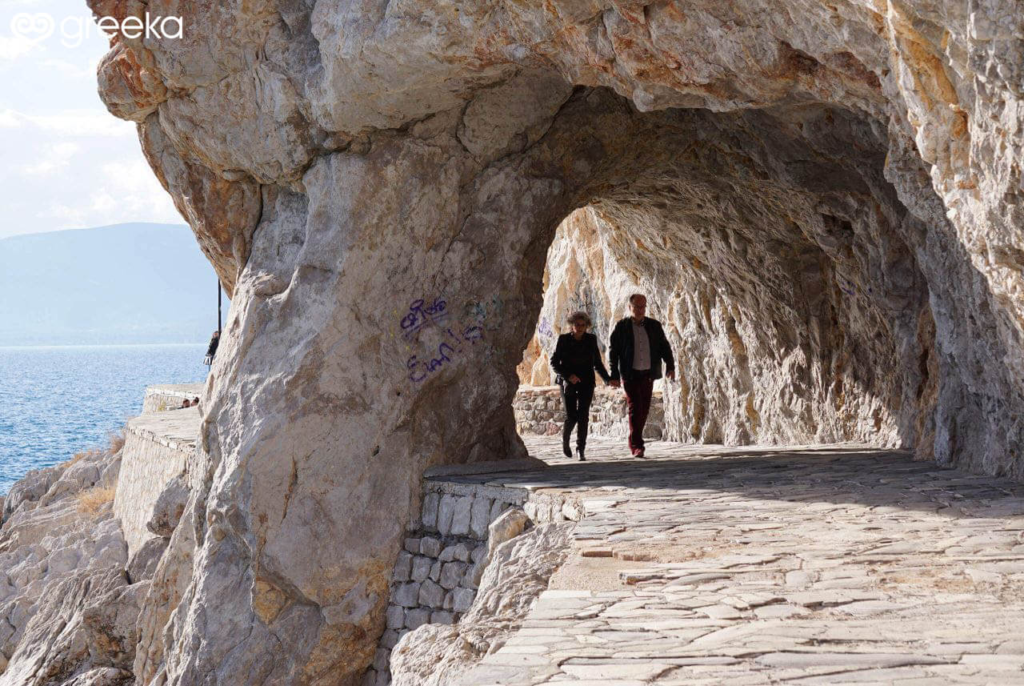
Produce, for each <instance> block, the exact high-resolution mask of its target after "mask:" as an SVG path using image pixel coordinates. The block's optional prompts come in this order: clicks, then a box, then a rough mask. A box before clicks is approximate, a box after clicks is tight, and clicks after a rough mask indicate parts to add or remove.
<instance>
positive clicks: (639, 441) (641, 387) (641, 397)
mask: <svg viewBox="0 0 1024 686" xmlns="http://www.w3.org/2000/svg"><path fill="white" fill-rule="evenodd" d="M622 388H623V390H625V391H626V407H627V408H628V409H629V449H630V451H631V452H635V451H637V450H643V449H644V426H645V425H646V424H647V415H648V413H650V411H651V395H652V394H653V393H654V379H653V378H652V377H651V374H650V372H644V373H634V375H633V378H632V379H630V380H629V381H625V380H623V382H622Z"/></svg>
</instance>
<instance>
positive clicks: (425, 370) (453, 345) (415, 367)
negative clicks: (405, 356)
mask: <svg viewBox="0 0 1024 686" xmlns="http://www.w3.org/2000/svg"><path fill="white" fill-rule="evenodd" d="M445 334H446V335H447V336H448V340H445V341H442V342H441V343H439V344H438V346H437V355H436V357H435V356H431V357H430V359H428V360H425V361H424V360H420V359H419V356H418V355H413V356H412V357H410V358H409V360H408V361H407V362H406V363H405V367H406V369H408V370H409V380H410V381H412V382H413V383H420V382H422V381H424V380H425V379H426V378H427V377H428V376H430V375H431V374H433V373H434V372H436V371H438V370H440V369H441V368H443V367H444V366H445V365H446V364H449V363H451V362H452V361H454V360H455V359H456V358H457V357H458V356H459V355H460V354H461V353H462V352H463V350H465V348H466V346H467V345H469V346H473V345H476V342H477V341H479V340H481V339H482V338H483V336H484V330H483V328H481V327H479V326H467V327H466V328H465V329H463V330H462V333H461V334H456V333H455V332H454V331H452V330H451V328H447V329H445Z"/></svg>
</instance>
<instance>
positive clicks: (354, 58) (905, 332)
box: [90, 0, 1024, 684]
mask: <svg viewBox="0 0 1024 686" xmlns="http://www.w3.org/2000/svg"><path fill="white" fill-rule="evenodd" d="M90 4H91V5H92V7H93V8H94V10H96V11H97V12H99V13H102V14H114V15H120V16H123V15H124V14H125V13H128V12H136V13H141V12H142V11H143V9H148V10H149V11H151V12H156V11H158V10H159V11H164V10H168V11H173V12H177V13H180V14H183V15H184V24H185V25H186V26H188V27H191V30H190V31H188V36H187V37H186V38H185V39H184V40H182V41H178V42H175V41H174V40H153V39H145V38H140V39H138V40H121V41H119V42H117V43H116V44H115V45H114V48H113V50H112V52H111V54H110V55H109V56H108V58H107V59H106V60H105V61H104V63H103V64H102V65H101V69H100V84H101V95H102V97H103V98H104V99H105V101H106V102H107V103H108V105H109V106H110V109H111V111H112V112H113V113H114V114H116V115H118V116H121V117H123V118H126V119H129V120H132V121H135V122H137V123H138V124H139V132H140V139H141V142H142V146H143V149H144V151H145V153H146V155H147V159H148V160H149V161H150V163H151V165H152V166H153V167H154V170H155V172H156V173H157V176H158V177H159V178H160V180H161V182H162V183H164V185H165V186H166V187H167V189H168V190H169V192H170V193H171V194H172V195H173V197H174V199H175V202H176V204H177V206H178V207H179V209H180V210H181V211H182V213H183V214H184V215H185V216H186V217H187V218H188V219H189V222H190V224H191V225H192V227H193V229H194V230H195V231H196V234H197V238H198V240H199V242H200V244H201V246H202V247H203V249H204V250H205V251H206V253H207V255H208V256H209V257H210V259H211V261H212V262H213V264H214V266H215V267H216V268H217V270H218V273H219V274H220V275H221V277H222V279H223V280H224V281H225V283H226V285H227V286H228V287H229V289H232V290H233V295H234V299H233V303H232V304H233V308H232V309H233V313H232V316H231V321H230V322H229V323H228V326H227V330H226V333H225V336H224V340H223V342H222V343H221V348H220V352H219V353H218V357H217V360H216V363H215V364H214V367H213V370H212V375H211V377H212V378H211V380H210V383H209V384H208V385H207V388H206V391H205V393H204V399H203V405H202V408H203V410H202V411H203V430H202V436H201V446H200V447H201V450H200V451H199V454H200V455H201V457H199V458H197V460H198V461H199V463H200V464H198V465H196V469H194V470H193V471H192V473H193V474H201V475H204V477H206V480H205V482H204V483H202V484H200V486H199V487H196V488H193V490H192V493H191V495H190V500H189V504H188V506H187V507H186V509H185V514H184V516H183V519H182V522H181V524H179V526H178V527H177V528H176V529H175V531H174V533H173V535H172V536H171V538H170V542H169V548H168V552H167V553H166V554H165V555H164V557H163V559H162V560H161V562H160V565H159V567H158V569H157V571H156V574H155V576H154V578H153V581H152V584H153V586H152V589H151V591H150V599H149V600H147V601H146V603H145V607H144V608H143V611H142V615H143V619H142V620H140V622H141V623H142V626H143V628H142V630H141V634H140V635H141V636H142V638H141V640H140V645H139V652H138V655H139V656H140V657H138V659H137V661H136V662H137V664H136V676H137V677H138V678H139V679H140V680H142V681H143V682H144V683H151V682H152V681H153V680H157V679H158V680H166V682H167V683H171V684H192V683H200V682H203V683H214V682H215V683H225V684H227V683H239V684H240V683H247V684H255V683H285V682H290V683H308V684H351V683H356V682H357V681H358V679H359V678H360V674H361V673H362V672H363V670H364V669H365V668H366V667H367V666H368V665H369V664H370V662H371V660H372V657H373V654H374V645H375V642H376V640H377V637H378V636H379V635H380V634H381V633H382V631H383V630H384V624H385V613H384V608H385V606H386V603H387V587H388V576H389V574H390V571H391V569H392V566H393V563H394V560H395V558H396V556H397V555H398V552H399V550H400V548H401V546H402V541H403V533H404V529H405V527H406V525H407V523H408V522H409V521H410V519H411V518H412V516H413V514H412V513H414V512H417V511H418V506H419V503H418V493H419V488H418V480H419V475H420V474H421V473H422V472H423V470H424V469H426V468H427V467H430V466H432V465H436V464H440V463H446V462H453V463H462V462H474V461H480V460H492V459H502V458H519V457H522V456H523V455H524V450H523V447H522V444H521V442H520V441H519V439H518V438H517V437H516V435H515V431H514V420H513V415H512V412H511V409H510V405H511V400H512V397H513V395H514V393H515V390H516V387H517V386H518V378H517V375H516V371H515V368H516V365H517V364H519V363H520V361H521V359H522V352H523V349H524V348H525V347H526V345H527V343H528V341H529V339H530V337H531V336H532V335H533V333H534V330H535V329H536V325H537V321H538V316H539V314H540V313H541V308H542V304H543V302H542V292H543V289H542V275H543V272H544V265H545V259H546V253H547V250H548V247H549V246H550V245H551V243H552V240H553V238H554V236H555V230H556V227H557V226H558V224H559V223H560V222H561V221H562V220H563V219H565V217H567V216H568V215H570V214H571V213H572V212H573V211H574V210H576V209H579V208H582V207H589V209H588V210H587V212H588V215H587V216H588V217H590V218H592V219H593V222H594V223H595V227H596V229H597V233H596V236H595V237H594V238H593V239H592V240H590V243H589V244H588V245H589V246H590V248H591V249H592V252H591V253H590V255H589V257H588V259H589V260H590V262H588V263H587V266H588V269H591V268H593V267H598V271H594V272H592V273H589V274H588V275H587V276H586V277H585V278H583V277H581V278H580V280H579V281H578V282H577V283H578V284H593V286H594V288H592V289H591V291H592V292H594V297H595V298H598V296H599V294H598V293H597V291H598V290H600V289H604V290H605V295H607V297H608V304H607V305H604V304H602V303H601V302H598V301H596V300H595V302H594V303H593V305H594V308H593V309H594V310H595V311H599V313H600V314H601V315H602V316H603V317H607V318H608V319H609V320H610V319H612V318H614V317H617V316H621V314H622V312H621V310H616V308H617V307H621V294H622V293H624V292H625V289H626V285H625V284H627V283H629V284H636V285H637V286H638V287H640V288H641V289H643V290H645V291H646V292H648V293H650V294H652V295H653V296H655V297H654V298H652V300H653V304H654V305H655V308H654V311H653V312H652V314H654V315H655V316H659V317H660V318H662V319H664V320H665V321H666V323H667V324H668V325H669V334H670V336H671V337H672V340H673V343H674V345H675V346H676V347H677V349H678V350H680V352H681V355H680V359H681V365H680V371H681V380H680V382H679V383H677V384H675V385H673V386H669V387H668V388H667V389H666V391H665V406H666V427H667V428H666V430H667V434H668V436H669V437H674V438H680V439H686V440H696V441H724V442H731V443H747V442H755V441H756V442H782V441H808V440H813V441H832V440H842V439H848V438H856V439H867V440H870V441H871V442H873V443H876V444H884V445H894V444H900V445H902V446H905V447H910V448H913V449H914V450H916V451H917V453H918V454H919V455H920V456H921V457H926V458H934V459H936V460H937V461H939V462H940V463H941V464H959V465H963V466H966V467H969V468H972V469H976V470H984V471H987V472H990V473H1006V474H1011V475H1013V476H1015V477H1016V478H1021V477H1022V476H1024V461H1022V460H1021V458H1020V455H1019V445H1020V444H1021V442H1022V438H1024V424H1022V420H1021V417H1022V416H1024V414H1022V412H1021V410H1022V409H1024V399H1022V388H1024V352H1022V351H1024V346H1022V332H1024V298H1022V296H1021V287H1022V285H1024V281H1022V279H1024V276H1022V270H1021V267H1022V265H1024V258H1022V252H1021V248H1020V246H1021V245H1022V244H1024V240H1022V239H1024V236H1022V229H1021V227H1022V226H1024V222H1022V217H1021V198H1022V195H1024V189H1022V186H1021V178H1022V177H1021V171H1020V165H1019V160H1020V158H1021V152H1022V148H1024V133H1022V131H1024V127H1022V126H1021V120H1022V117H1024V114H1022V112H1024V110H1022V109H1021V107H1020V101H1021V97H1022V93H1021V88H1020V77H1021V73H1022V72H1021V70H1022V68H1024V66H1022V65H1024V57H1022V51H1024V42H1022V40H1021V38H1020V36H1021V32H1022V26H1021V22H1022V21H1024V19H1022V16H1024V15H1021V13H1020V12H1019V11H1018V9H1019V8H1017V6H1016V3H1015V2H1014V1H1013V0H991V1H990V2H984V3H980V2H979V3H966V4H965V3H959V4H957V3H939V2H933V1H931V0H910V1H908V2H888V3H875V4H864V3H860V2H854V1H852V0H840V1H839V2H834V3H828V4H822V3H814V2H806V1H805V0H786V1H785V2H764V0H740V1H736V2H730V3H721V2H709V1H698V2H686V3H683V2H671V1H667V2H660V3H654V4H642V3H632V2H610V1H609V2H601V1H595V2H582V3H548V4H542V3H532V4H531V3H512V4H509V3H505V4H494V3H446V2H441V3H434V2H431V3H426V2H415V1H413V2H410V3H404V4H401V3H399V4H396V3H391V2H384V1H383V0H381V1H379V2H376V1H373V0H369V1H368V2H363V3H340V2H327V1H324V0H320V1H317V2H305V1H301V0H300V1H291V0H289V1H287V2H286V1H284V0H258V1H256V2H249V3H242V4H236V5H231V6H226V5H224V4H223V3H217V2H212V1H209V0H204V1H200V2H193V3H170V2H168V3H160V2H153V1H151V2H149V3H148V4H146V5H143V4H142V3H121V2H115V1H114V0H90ZM588 221H589V220H588ZM598 221H599V222H600V225H599V226H598V225H597V222H598ZM556 252H559V253H560V254H563V255H565V256H566V257H568V255H569V249H568V247H565V248H558V249H557V251H556ZM599 259H604V260H607V261H608V264H610V265H614V269H607V270H605V271H604V272H603V275H602V272H600V265H597V264H595V262H596V261H597V260H599ZM616 275H618V276H616ZM556 276H558V274H557V273H556ZM616 284H622V285H621V290H617V289H619V288H620V286H618V285H616ZM552 288H555V290H557V285H556V284H552V283H549V284H548V289H549V292H552V291H551V289H552ZM608 289H611V290H610V291H609V290H608ZM580 292H587V288H583V290H582V291H580ZM613 296H616V297H613ZM600 297H605V296H600ZM568 301H571V298H569V300H568ZM568 301H567V302H568ZM588 305H589V303H588ZM212 608H216V611H215V612H214V611H212ZM140 660H141V661H143V662H144V665H143V666H141V667H140V666H139V661H140ZM140 670H141V671H140Z"/></svg>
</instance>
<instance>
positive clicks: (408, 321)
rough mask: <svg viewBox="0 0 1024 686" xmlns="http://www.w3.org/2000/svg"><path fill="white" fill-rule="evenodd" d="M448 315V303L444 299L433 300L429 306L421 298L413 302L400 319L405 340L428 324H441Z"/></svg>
mask: <svg viewBox="0 0 1024 686" xmlns="http://www.w3.org/2000/svg"><path fill="white" fill-rule="evenodd" d="M448 314H449V313H448V303H447V301H445V299H444V298H435V299H434V302H433V303H431V304H429V305H427V304H426V301H425V300H423V299H422V298H420V299H419V300H413V301H412V303H410V305H409V313H408V314H406V315H405V316H404V317H402V331H403V333H404V335H405V336H406V338H408V337H411V336H413V335H414V334H415V333H416V332H417V331H419V330H420V329H422V328H423V327H424V326H427V325H428V324H432V325H437V324H440V323H442V322H443V321H444V320H445V319H447V317H448Z"/></svg>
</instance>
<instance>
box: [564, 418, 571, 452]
mask: <svg viewBox="0 0 1024 686" xmlns="http://www.w3.org/2000/svg"><path fill="white" fill-rule="evenodd" d="M570 436H572V426H570V425H569V424H566V425H565V428H564V429H563V430H562V454H563V455H565V456H566V457H572V448H570V447H569V437H570Z"/></svg>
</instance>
